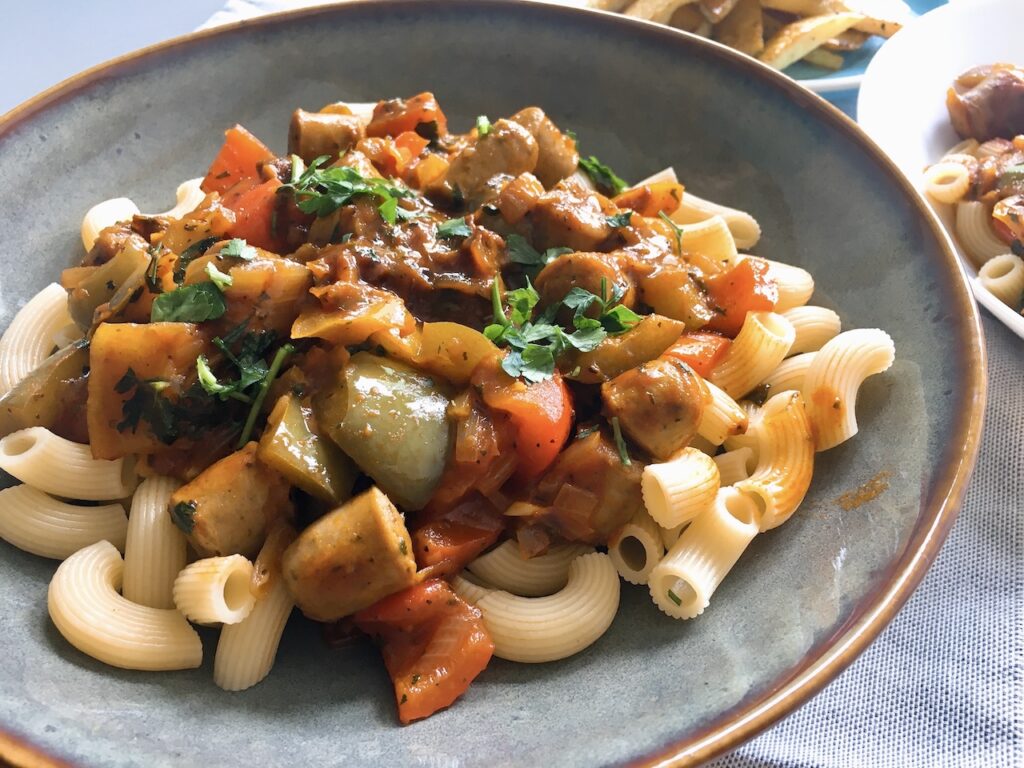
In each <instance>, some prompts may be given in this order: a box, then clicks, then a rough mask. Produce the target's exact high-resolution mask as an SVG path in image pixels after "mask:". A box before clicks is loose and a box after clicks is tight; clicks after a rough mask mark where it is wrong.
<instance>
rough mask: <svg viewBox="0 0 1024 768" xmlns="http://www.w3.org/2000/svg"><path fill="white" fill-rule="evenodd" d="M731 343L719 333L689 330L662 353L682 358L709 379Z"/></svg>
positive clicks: (678, 358)
mask: <svg viewBox="0 0 1024 768" xmlns="http://www.w3.org/2000/svg"><path fill="white" fill-rule="evenodd" d="M730 344H732V341H731V340H730V339H727V338H726V337H725V336H720V335H718V334H717V333H704V332H702V331H689V332H688V333H684V334H683V335H682V336H680V337H679V341H677V342H676V343H675V344H673V345H672V346H671V347H669V348H668V349H666V350H665V351H664V352H663V353H662V354H663V355H668V356H669V357H674V358H676V359H677V360H682V361H683V362H684V363H686V364H687V365H688V366H690V367H691V368H693V370H694V371H696V372H697V373H699V374H700V375H701V376H703V377H704V378H705V379H709V378H711V372H712V371H714V370H715V366H716V365H718V363H719V362H721V360H722V358H723V357H725V353H726V352H728V351H729V345H730Z"/></svg>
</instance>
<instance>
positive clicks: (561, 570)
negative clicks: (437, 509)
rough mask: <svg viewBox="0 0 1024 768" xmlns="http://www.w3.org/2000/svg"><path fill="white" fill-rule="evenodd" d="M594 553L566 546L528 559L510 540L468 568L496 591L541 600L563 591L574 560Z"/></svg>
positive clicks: (590, 550) (560, 546) (591, 548)
mask: <svg viewBox="0 0 1024 768" xmlns="http://www.w3.org/2000/svg"><path fill="white" fill-rule="evenodd" d="M593 551H594V549H593V547H588V546H585V545H582V544H563V545H556V546H553V547H551V548H550V549H549V550H548V551H547V552H545V553H544V554H543V555H537V556H536V557H531V558H529V559H527V558H524V557H523V556H522V555H520V554H519V546H518V545H517V544H516V543H515V542H514V541H512V540H511V539H510V540H508V541H503V542H502V543H501V544H499V545H498V546H497V547H495V548H494V549H492V550H491V551H490V552H487V553H485V554H483V555H480V556H479V557H478V558H476V559H475V560H473V562H471V563H470V564H469V565H467V566H466V568H467V569H468V570H469V572H470V573H472V574H473V575H474V576H476V577H477V578H478V579H481V580H482V581H483V582H484V583H486V584H487V585H489V586H491V587H494V588H496V589H503V590H505V591H506V592H511V593H512V594H513V595H520V596H522V597H541V596H543V595H550V594H553V593H555V592H557V591H558V590H560V589H562V588H563V587H564V586H565V585H566V583H567V582H568V580H569V566H570V565H572V562H573V560H575V559H576V558H577V557H579V556H580V555H583V554H586V553H587V552H593Z"/></svg>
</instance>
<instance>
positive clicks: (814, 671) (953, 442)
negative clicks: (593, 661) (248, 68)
mask: <svg viewBox="0 0 1024 768" xmlns="http://www.w3.org/2000/svg"><path fill="white" fill-rule="evenodd" d="M423 1H424V0H349V1H348V2H340V3H335V4H332V5H323V6H315V7H312V8H302V9H297V10H292V11H283V12H280V13H273V14H267V15H264V16H259V17H256V18H253V19H245V20H243V21H239V22H235V23H232V24H227V25H224V26H220V27H213V28H210V29H204V30H199V31H197V32H192V33H189V34H186V35H181V36H179V37H175V38H172V39H170V40H167V41H164V42H161V43H157V44H155V45H151V46H148V47H145V48H141V49H139V50H137V51H133V52H131V53H128V54H125V55H123V56H119V57H117V58H114V59H111V60H110V61H107V62H104V63H102V64H99V65H97V66H95V67H91V68H89V69H87V70H84V71H83V72H81V73H79V74H76V75H73V76H71V77H69V78H68V79H66V80H64V81H63V82H61V83H58V84H57V85H55V86H53V87H51V88H49V89H47V90H45V91H43V92H42V93H40V94H38V95H37V96H34V97H33V98H31V99H29V100H28V101H26V102H24V103H22V104H20V105H18V106H16V107H14V108H13V109H12V110H10V111H9V112H7V113H6V114H4V115H3V116H0V137H3V136H5V135H7V134H8V133H10V132H11V131H13V130H15V129H16V128H18V127H19V126H20V125H22V124H23V123H25V122H27V121H28V120H29V119H30V118H32V117H33V116H35V115H37V114H39V113H41V112H43V111H44V110H46V109H48V108H50V107H52V106H55V105H57V104H60V103H61V102H63V101H65V100H67V99H69V98H72V97H74V96H75V95H77V94H78V93H80V92H82V91H84V90H86V89H87V88H88V87H89V86H90V85H92V84H93V83H95V82H98V81H100V80H104V79H107V78H110V77H116V76H118V75H122V74H127V73H128V71H129V70H130V69H131V68H132V67H133V65H136V64H139V63H142V62H144V61H146V60H149V59H152V58H156V57H159V56H160V55H162V54H165V53H181V52H182V51H185V50H187V49H188V48H190V47H191V46H194V45H201V44H204V43H205V42H206V41H208V40H211V39H218V38H223V37H228V36H233V35H237V34H243V35H244V34H248V33H249V32H250V30H259V29H267V28H270V27H274V26H277V25H280V24H287V23H289V22H290V21H292V20H294V19H299V18H307V17H316V16H324V17H335V16H337V17H344V16H345V15H346V14H349V13H355V14H359V13H368V14H370V15H374V14H378V13H382V12H385V11H382V10H378V9H381V8H383V7H387V9H388V11H390V12H394V13H401V11H402V10H403V9H408V10H414V9H415V10H422V8H418V7H417V6H419V5H420V4H421V3H422V2H423ZM431 4H432V6H433V7H435V8H437V9H438V10H449V11H450V10H458V9H459V8H467V9H469V8H473V9H476V10H479V9H480V8H482V7H483V8H487V7H490V8H493V9H494V10H495V11H502V12H509V13H525V14H534V15H535V16H536V18H537V21H538V22H540V21H544V20H545V18H547V19H550V20H551V21H553V22H555V23H558V22H561V23H568V24H572V23H576V22H582V21H584V20H585V21H586V23H590V24H593V25H597V26H602V27H607V28H628V29H629V30H630V32H631V33H632V34H634V35H636V36H638V37H641V38H645V39H648V40H650V41H652V42H655V43H658V44H661V45H675V46H679V47H680V49H681V50H697V51H700V53H701V55H706V56H708V57H709V58H712V59H715V60H717V61H719V62H723V63H724V64H725V66H729V67H732V68H734V69H740V70H743V71H744V72H745V73H746V74H748V75H750V76H751V77H755V78H757V79H758V80H759V82H760V84H761V85H763V86H764V87H766V88H771V89H774V90H776V91H781V92H782V93H783V94H785V96H786V97H788V98H789V99H790V100H791V101H793V102H795V103H796V104H798V105H799V106H800V107H801V108H803V109H804V110H807V111H809V112H812V113H814V114H816V115H817V116H818V117H819V118H820V119H822V120H823V122H825V123H826V124H828V125H829V126H830V127H831V128H832V129H834V130H838V131H840V132H842V133H845V134H846V135H847V137H848V138H850V139H852V140H853V141H854V142H855V143H857V144H859V145H860V147H861V148H862V149H863V150H864V151H865V152H866V153H867V154H868V155H870V156H871V157H872V158H873V159H874V161H875V162H876V163H877V165H878V166H879V167H880V170H882V171H883V172H884V173H885V174H886V175H887V176H889V177H890V178H891V179H892V180H893V181H894V182H896V184H897V186H898V187H900V188H901V189H902V191H903V192H904V194H905V195H906V197H907V198H908V199H909V201H910V202H911V204H912V205H913V206H914V207H915V208H916V210H917V212H918V213H919V214H920V215H921V217H922V218H923V219H924V220H925V221H926V222H927V224H928V226H929V228H930V230H931V233H932V234H933V235H934V236H935V239H936V240H937V241H938V242H939V245H940V247H941V250H942V255H943V256H944V258H945V261H946V266H947V268H948V269H947V271H946V272H945V273H943V275H942V277H943V278H945V279H947V280H951V281H952V285H951V286H950V287H951V288H952V289H953V291H954V294H955V296H956V300H955V306H953V307H950V309H951V310H952V311H953V312H955V314H958V315H960V316H961V317H963V319H964V321H963V322H962V323H961V324H960V327H959V331H960V333H959V341H960V342H961V349H963V350H964V355H963V358H962V363H963V366H964V376H965V382H964V383H965V386H964V393H963V394H964V402H962V403H960V404H959V405H960V406H961V407H960V409H959V417H958V419H957V421H956V424H955V426H954V428H953V430H952V432H951V434H950V439H949V441H948V442H947V444H946V453H947V454H949V455H946V456H943V457H942V459H943V461H941V464H942V470H941V471H940V473H939V474H938V476H937V478H936V479H935V481H934V482H933V484H932V487H931V491H932V494H931V495H932V496H933V497H935V498H934V501H933V502H932V503H931V505H929V506H927V507H926V506H925V504H924V503H923V504H922V509H921V513H920V515H919V517H918V521H917V523H916V524H915V526H914V529H913V533H912V535H911V537H910V539H909V540H908V542H907V545H906V547H905V548H904V551H903V553H902V554H901V555H900V557H899V558H897V559H896V560H895V561H894V562H893V563H892V564H891V565H890V567H889V574H890V577H889V580H888V582H887V583H886V585H885V587H884V588H883V589H881V590H879V592H878V593H877V594H875V595H873V596H871V597H869V598H866V599H865V600H864V601H863V602H864V603H865V604H863V605H861V606H859V608H858V609H857V611H856V612H855V613H854V614H853V615H852V616H851V617H850V619H849V620H848V621H847V622H846V623H845V624H844V625H843V626H842V627H840V628H839V629H837V630H836V632H834V633H833V635H832V636H831V637H830V638H829V639H828V640H827V641H825V642H824V643H822V644H821V645H820V646H818V648H817V649H814V648H812V649H811V650H810V651H809V652H808V654H807V656H811V655H812V654H813V655H814V658H813V659H810V660H809V661H806V659H807V657H805V663H803V664H801V665H799V666H798V667H797V668H796V669H795V670H793V671H791V672H790V673H789V674H788V676H787V677H785V678H784V679H782V680H779V681H777V683H776V684H775V686H774V687H773V688H772V689H771V690H769V691H767V692H765V693H763V694H762V695H761V696H759V697H758V698H756V699H754V700H753V701H750V702H745V703H743V704H741V705H738V706H737V707H734V708H733V709H731V710H729V711H727V712H725V713H723V714H722V715H721V716H720V717H719V718H717V719H716V720H715V721H714V722H712V723H710V724H709V725H707V726H706V727H704V728H702V729H700V730H698V731H697V732H696V733H695V734H692V735H690V736H688V737H686V738H684V739H680V740H678V741H674V742H671V743H669V744H667V745H665V746H664V747H663V748H661V749H659V750H656V751H654V752H652V753H649V754H647V755H643V756H641V757H639V758H637V759H636V760H634V761H633V762H632V765H634V766H638V767H639V766H643V767H644V768H668V766H691V765H697V764H699V763H701V762H704V761H706V760H710V759H711V758H713V757H716V756H718V755H721V754H723V753H725V752H728V751H730V750H732V749H735V748H736V747H738V746H739V745H741V744H742V743H744V742H745V741H747V740H749V739H751V738H753V737H754V736H756V735H757V734H758V733H760V732H762V731H763V730H765V729H766V728H768V727H769V726H770V725H772V724H773V723H775V722H777V721H778V720H780V719H781V718H783V717H785V716H786V715H788V714H790V713H791V712H792V711H793V710H794V709H796V708H797V707H798V706H799V705H800V704H802V703H804V702H806V701H807V700H808V699H810V698H811V697H812V696H813V695H815V694H816V693H817V692H818V691H820V690H821V689H822V688H823V687H824V686H825V685H826V684H827V683H829V682H830V681H832V680H833V679H834V678H835V677H836V676H837V675H838V674H839V673H840V672H842V671H843V670H844V669H845V668H846V667H848V666H849V665H850V664H851V663H852V662H853V660H854V659H856V658H857V656H858V655H860V653H861V652H863V651H864V649H865V648H866V647H867V646H868V645H869V644H870V643H871V641H872V640H874V639H875V638H876V637H877V636H878V634H879V633H880V632H881V631H882V629H884V628H885V626H886V625H887V624H888V623H889V622H890V621H891V620H892V618H893V617H894V616H895V615H896V613H897V612H898V611H899V610H900V608H902V606H903V604H904V603H905V602H906V601H907V599H908V598H909V597H910V595H911V593H912V592H913V591H914V589H915V588H916V587H917V585H918V584H919V583H920V581H921V579H922V578H923V577H924V574H925V573H926V572H927V570H928V567H929V566H930V565H931V563H932V562H933V561H934V559H935V557H936V556H937V555H938V552H939V550H940V548H941V547H942V544H943V542H944V541H945V539H946V536H947V535H948V534H949V531H950V529H951V528H952V526H953V522H954V521H955V519H956V516H957V513H958V511H959V508H960V505H961V504H962V502H963V498H964V494H965V493H966V490H967V484H968V480H969V479H970V476H971V472H972V470H973V468H974V465H975V462H976V460H977V456H978V450H979V448H980V441H981V429H982V421H983V416H984V410H985V399H986V383H987V371H986V364H985V362H986V355H985V346H984V337H983V333H982V328H981V320H980V317H979V314H978V310H977V306H976V304H975V303H974V299H973V298H972V297H971V294H970V291H969V290H968V283H967V277H966V275H965V273H964V270H963V267H962V265H961V264H960V262H959V260H958V259H957V258H956V257H955V255H954V250H953V245H952V242H951V241H950V239H949V235H948V234H947V233H946V231H945V230H944V229H943V227H942V225H941V224H940V223H939V221H938V219H937V218H936V217H935V214H934V213H933V212H932V210H931V209H930V208H929V207H928V206H927V204H926V203H925V201H924V200H923V199H922V198H921V196H920V194H919V192H918V191H917V189H916V188H915V187H914V186H913V185H912V184H911V182H910V181H909V180H908V179H907V178H906V177H905V176H903V174H902V172H901V171H900V170H899V169H898V168H897V167H896V165H895V163H893V162H892V161H891V160H890V159H889V158H888V156H887V155H886V154H885V153H884V152H883V151H882V149H881V148H880V147H879V146H878V145H877V144H875V142H874V141H873V140H872V139H870V138H869V137H868V135H867V134H866V133H864V131H863V130H862V129H861V128H860V127H858V126H857V124H856V123H854V122H853V121H852V120H851V119H850V118H849V117H847V116H846V115H845V114H843V113H842V112H841V111H839V109H837V108H836V107H834V106H832V105H831V104H829V103H828V102H827V101H825V100H824V99H822V98H821V97H820V96H818V95H817V94H815V93H812V92H811V91H809V90H807V89H806V88H804V87H803V86H801V85H799V84H798V83H797V82H796V81H794V80H791V79H790V78H789V77H786V76H785V75H783V74H782V73H780V72H777V71H775V70H773V69H771V68H769V67H768V66H766V65H764V64H762V63H761V62H759V61H757V60H756V59H753V58H751V57H749V56H745V55H743V54H740V53H737V52H736V51H733V50H732V49H730V48H727V47H725V46H724V45H720V44H719V43H716V42H714V41H710V40H707V39H705V38H701V37H698V36H695V35H691V34H688V33H686V32H681V31H680V30H676V29H672V28H670V27H666V26H662V25H660V24H654V23H651V22H646V21H641V20H638V19H633V18H630V17H625V16H622V15H619V14H613V13H608V12H604V11H595V10H590V9H581V8H574V7H566V6H563V5H554V4H548V3H545V2H523V1H522V0H431ZM958 447H962V450H957V449H958ZM925 501H927V499H926V500H925ZM0 759H7V760H8V761H10V762H11V763H12V764H14V765H18V766H26V768H37V767H38V768H63V767H64V766H66V765H67V763H66V762H64V761H63V760H62V759H61V758H59V757H56V756H54V755H50V754H48V753H47V752H46V751H45V750H43V749H41V748H39V747H37V746H35V745H32V744H30V743H29V742H28V741H26V740H25V739H24V738H22V737H20V736H17V735H15V734H13V733H9V732H7V731H5V730H3V728H2V727H0Z"/></svg>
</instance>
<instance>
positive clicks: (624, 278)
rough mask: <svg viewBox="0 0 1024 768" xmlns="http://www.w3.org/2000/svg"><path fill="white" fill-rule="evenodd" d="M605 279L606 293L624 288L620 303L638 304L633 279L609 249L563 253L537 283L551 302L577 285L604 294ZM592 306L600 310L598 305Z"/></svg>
mask: <svg viewBox="0 0 1024 768" xmlns="http://www.w3.org/2000/svg"><path fill="white" fill-rule="evenodd" d="M602 280H603V281H604V289H605V292H606V295H608V296H613V295H614V294H615V293H616V292H621V293H622V298H621V299H620V303H622V304H625V305H626V306H627V307H632V306H634V305H635V304H636V291H634V290H633V281H632V280H631V279H630V278H629V276H628V275H627V274H626V273H625V272H624V271H623V270H622V267H621V266H620V265H619V262H618V259H617V258H616V257H615V256H614V255H612V254H609V253H567V254H565V255H563V256H559V257H558V258H557V259H555V260H554V261H552V262H551V263H550V264H548V265H547V266H546V267H544V269H542V270H541V271H540V274H539V275H537V280H536V283H535V286H536V288H537V291H538V292H539V293H540V297H541V303H542V304H543V305H544V306H547V305H549V304H557V303H559V302H560V301H562V299H564V298H565V296H566V294H567V293H569V291H570V290H572V289H573V288H577V287H578V288H582V289H584V290H586V291H590V292H591V293H592V294H594V295H595V296H600V295H601V287H602ZM591 309H593V310H594V311H595V312H596V311H597V307H592V308H591ZM591 314H592V313H591Z"/></svg>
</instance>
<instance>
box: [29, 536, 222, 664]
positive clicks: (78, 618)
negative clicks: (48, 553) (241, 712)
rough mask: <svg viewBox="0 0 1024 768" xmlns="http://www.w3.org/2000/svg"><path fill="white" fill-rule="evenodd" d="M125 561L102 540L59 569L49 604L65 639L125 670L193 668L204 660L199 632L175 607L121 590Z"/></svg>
mask: <svg viewBox="0 0 1024 768" xmlns="http://www.w3.org/2000/svg"><path fill="white" fill-rule="evenodd" d="M122 573H123V563H122V560H121V555H119V554H118V552H117V550H116V549H115V548H114V545H113V544H111V543H110V542H108V541H100V542H97V543H96V544H93V545H91V546H89V547H86V548H85V549H81V550H79V551H78V552H76V553H75V554H73V555H72V556H71V557H69V558H68V559H67V560H65V561H64V562H63V563H61V565H60V567H59V568H57V572H56V573H55V574H54V575H53V579H52V580H51V581H50V589H49V593H48V596H47V606H48V608H49V611H50V618H51V619H52V620H53V623H54V625H55V626H56V627H57V629H58V630H59V631H60V633H61V634H62V635H64V638H65V639H66V640H67V641H68V642H69V643H71V644H72V645H73V646H75V647H76V648H77V649H78V650H80V651H82V653H85V654H88V655H89V656H92V657H93V658H94V659H98V660H99V661H102V662H104V663H105V664H110V665H111V666H114V667H121V668H122V669H142V670H149V671H161V670H172V669H192V668H193V667H198V666H199V665H200V664H201V663H202V661H203V645H202V643H201V642H200V641H199V635H197V634H196V631H195V630H194V629H192V627H190V626H189V624H188V622H187V621H186V620H185V617H184V616H182V615H181V614H180V613H178V612H177V611H175V610H163V609H160V608H148V607H145V606H142V605H136V604H135V603H133V602H131V601H130V600H126V599H125V598H124V597H122V596H121V595H119V594H118V593H117V590H118V588H119V587H120V586H121V576H122Z"/></svg>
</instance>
